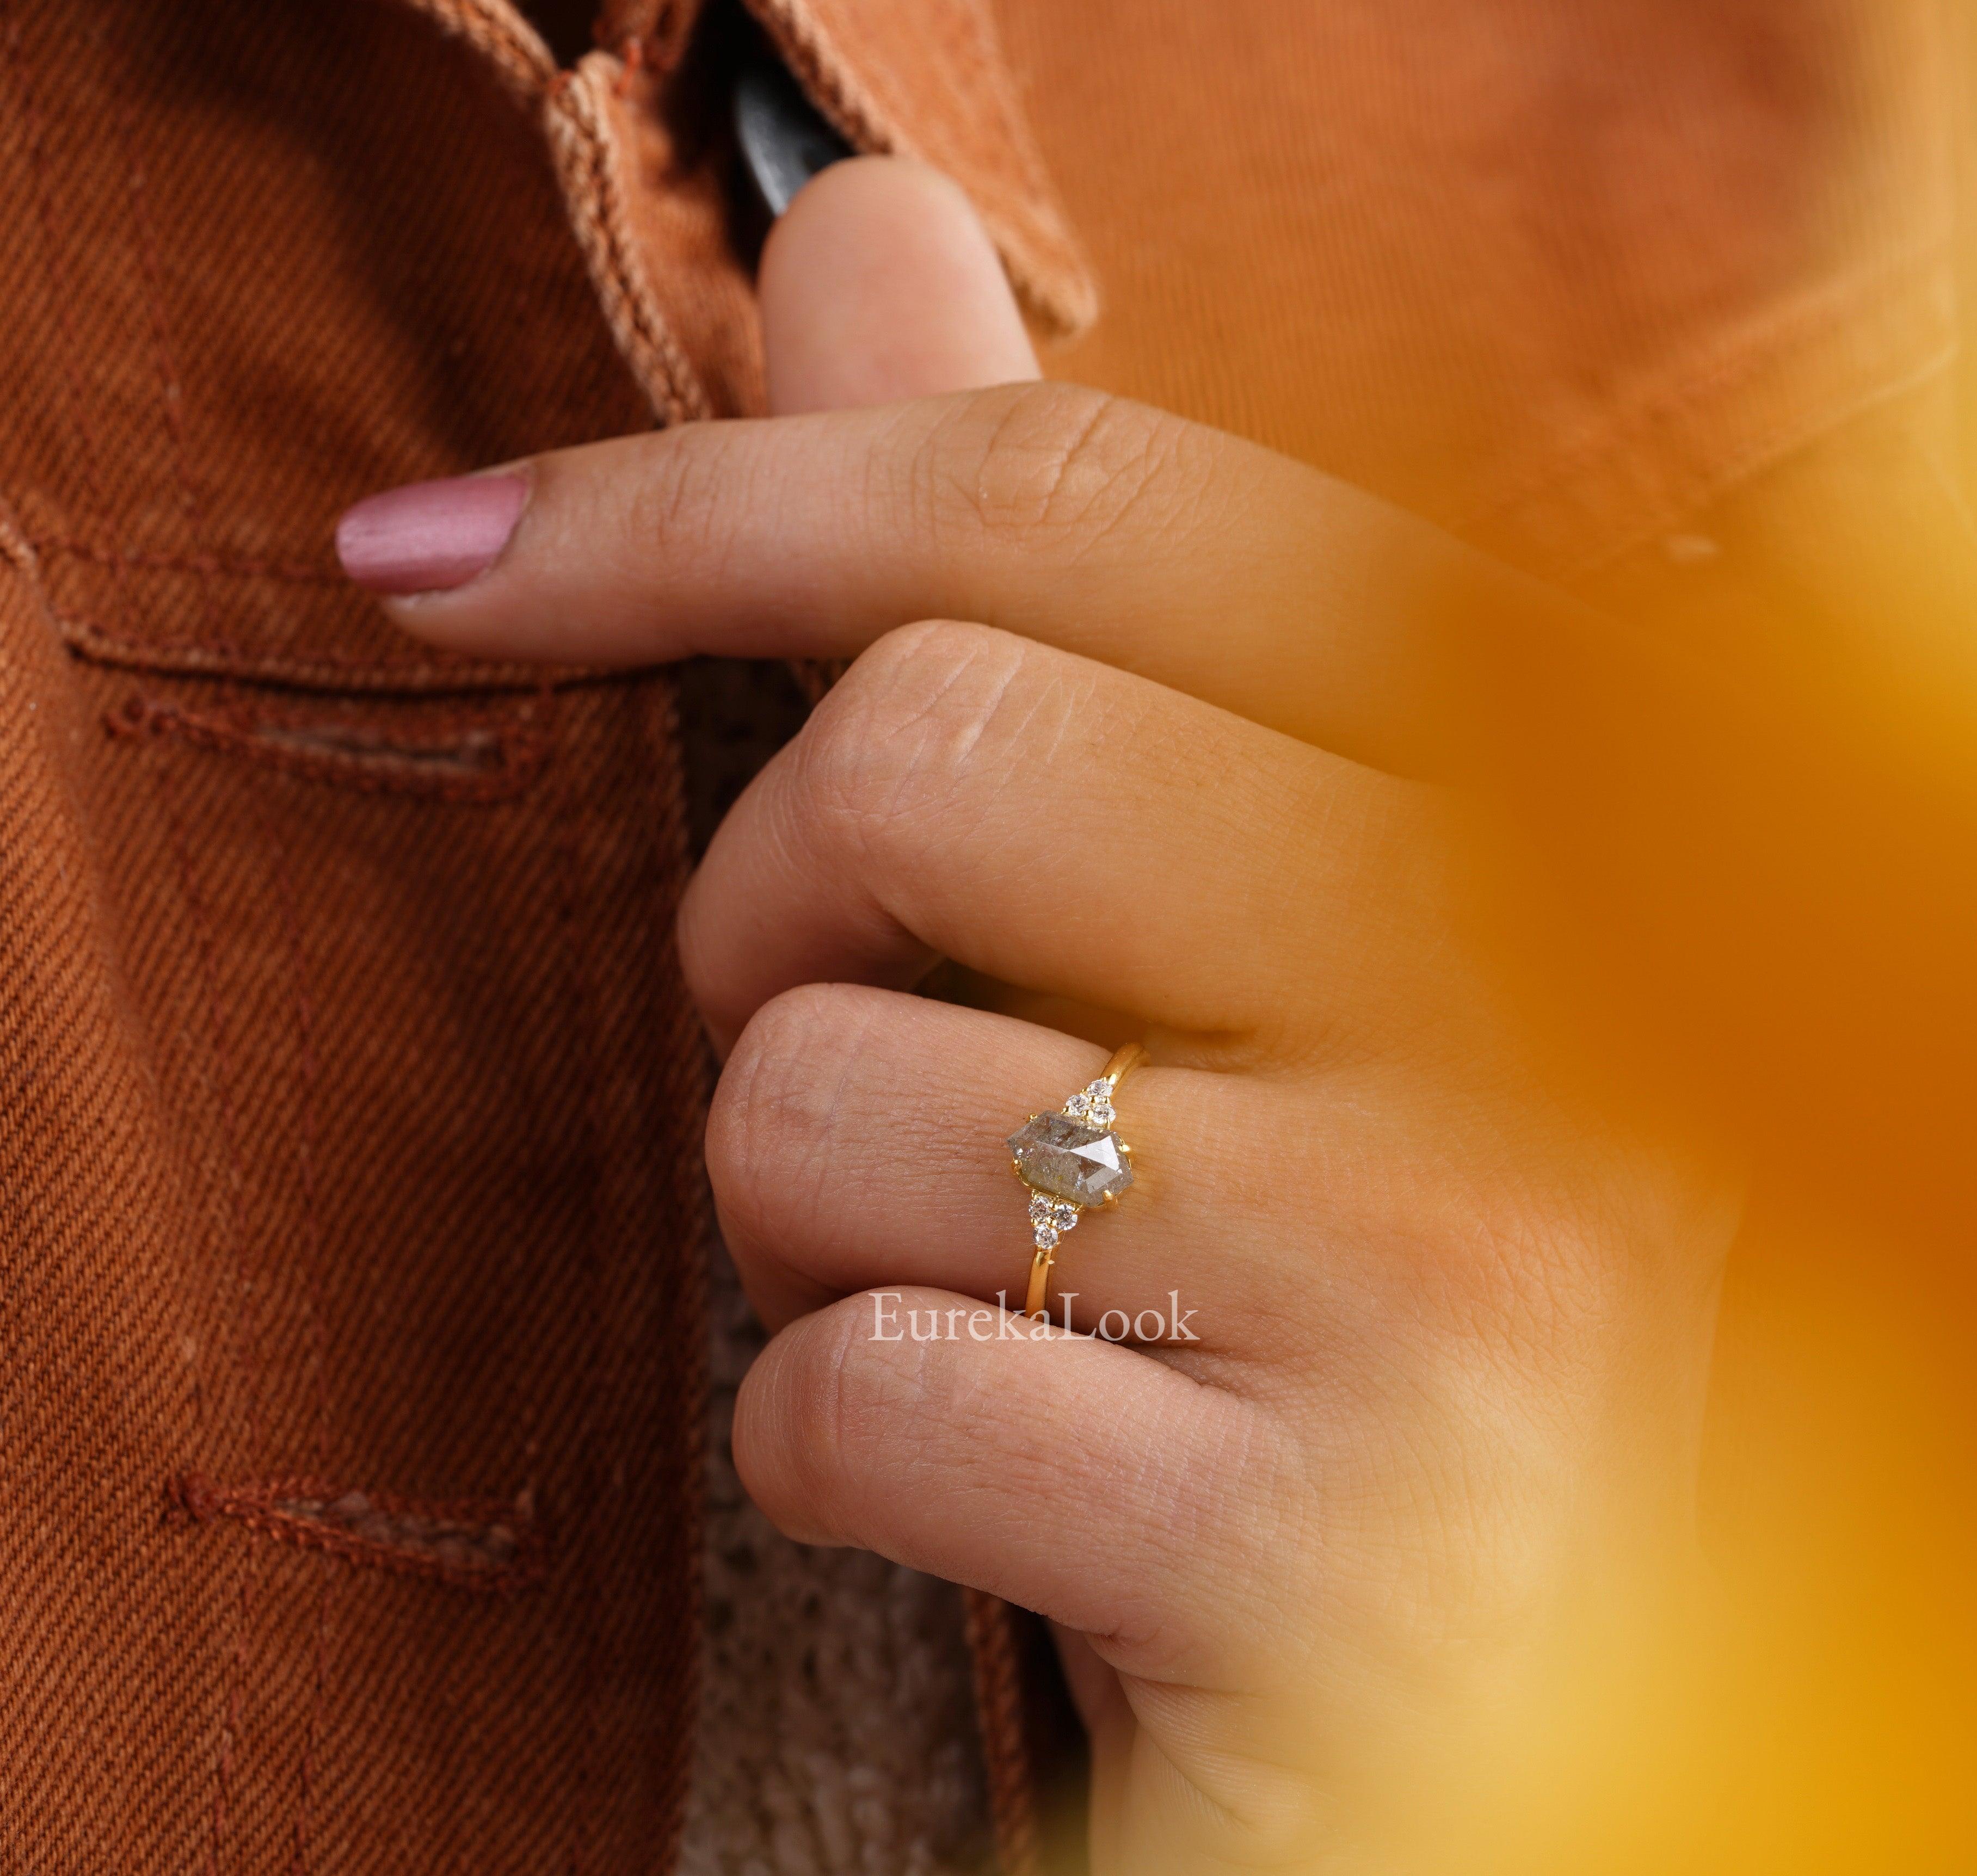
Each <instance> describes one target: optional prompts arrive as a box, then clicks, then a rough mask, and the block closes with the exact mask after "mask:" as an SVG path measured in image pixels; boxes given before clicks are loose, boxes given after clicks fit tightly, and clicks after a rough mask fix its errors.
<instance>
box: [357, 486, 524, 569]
mask: <svg viewBox="0 0 1977 1876" xmlns="http://www.w3.org/2000/svg"><path fill="white" fill-rule="evenodd" d="M528 499H529V483H528V478H527V477H526V476H453V477H451V478H450V479H449V480H447V481H444V482H414V483H408V485H407V486H405V487H404V488H402V489H387V490H385V493H383V494H382V495H373V496H370V497H368V499H366V500H364V501H361V502H359V503H358V504H357V506H355V508H352V509H348V510H346V511H345V514H344V516H343V519H342V520H341V521H339V522H338V523H337V524H336V557H337V559H339V560H341V561H342V562H343V570H344V572H346V573H347V574H348V575H350V577H351V578H352V579H353V580H355V582H357V584H358V585H360V586H365V587H368V588H369V589H370V590H371V592H374V593H437V592H451V590H452V589H454V587H456V586H464V585H466V584H467V582H468V581H469V580H470V579H473V578H474V575H476V574H479V573H484V572H487V569H488V568H490V566H492V565H493V564H494V557H495V556H496V555H497V554H498V553H500V551H501V549H503V547H505V546H507V544H508V536H510V535H511V534H512V533H513V532H514V531H515V523H517V521H518V520H519V519H520V518H521V513H522V508H523V503H526V501H527V500H528Z"/></svg>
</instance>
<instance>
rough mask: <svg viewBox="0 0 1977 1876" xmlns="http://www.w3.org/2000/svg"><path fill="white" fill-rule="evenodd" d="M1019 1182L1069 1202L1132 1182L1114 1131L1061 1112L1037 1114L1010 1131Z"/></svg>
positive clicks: (1097, 1201) (1092, 1201)
mask: <svg viewBox="0 0 1977 1876" xmlns="http://www.w3.org/2000/svg"><path fill="white" fill-rule="evenodd" d="M1009 1152H1010V1154H1011V1156H1012V1157H1013V1158H1014V1159H1015V1162H1016V1169H1017V1171H1018V1172H1020V1173H1022V1175H1023V1179H1024V1182H1025V1184H1027V1185H1032V1186H1035V1188H1036V1189H1037V1190H1038V1192H1050V1193H1051V1194H1053V1195H1055V1196H1056V1197H1058V1198H1068V1199H1069V1200H1070V1201H1071V1203H1072V1204H1073V1205H1102V1204H1103V1203H1104V1202H1105V1201H1106V1200H1107V1198H1117V1196H1118V1195H1119V1194H1120V1193H1121V1192H1124V1190H1125V1189H1126V1188H1127V1186H1129V1185H1131V1184H1132V1182H1133V1168H1132V1165H1131V1163H1130V1162H1129V1161H1128V1160H1127V1158H1126V1156H1125V1155H1124V1153H1122V1152H1121V1151H1120V1149H1119V1136H1118V1135H1117V1134H1116V1133H1110V1132H1108V1131H1107V1129H1104V1128H1102V1127H1088V1126H1085V1125H1084V1123H1082V1122H1081V1121H1076V1120H1073V1119H1071V1118H1070V1116H1068V1115H1065V1114H1038V1116H1035V1119H1031V1120H1027V1121H1025V1123H1023V1125H1022V1126H1020V1127H1018V1129H1016V1131H1015V1133H1012V1134H1011V1135H1010V1136H1009Z"/></svg>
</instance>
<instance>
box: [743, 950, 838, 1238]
mask: <svg viewBox="0 0 1977 1876" xmlns="http://www.w3.org/2000/svg"><path fill="white" fill-rule="evenodd" d="M870 1019H871V1009H870V1000H869V998H868V997H866V995H864V994H862V993H860V991H857V990H856V989H854V988H853V987H850V986H849V985H845V984H804V985H803V986H802V987H800V988H798V989H796V990H790V991H784V993H783V994H781V996H778V997H772V998H771V1000H770V1001H768V1002H767V1003H766V1004H764V1005H763V1006H762V1007H761V1008H760V1009H759V1010H757V1011H756V1012H755V1014H754V1015H753V1016H752V1017H750V1019H749V1020H748V1025H747V1027H745V1028H744V1030H742V1032H741V1036H740V1037H738V1040H736V1042H735V1044H734V1049H733V1050H732V1052H731V1053H730V1054H729V1056H728V1063H727V1066H726V1067H724V1069H723V1070H722V1071H721V1079H720V1080H719V1082H718V1083H716V1085H715V1093H714V1100H713V1101H712V1103H711V1106H710V1107H709V1109H708V1119H707V1171H708V1182H709V1183H710V1184H711V1185H712V1187H713V1189H714V1195H715V1202H716V1203H717V1204H718V1205H719V1206H720V1208H721V1216H722V1219H723V1222H724V1224H725V1225H727V1227H728V1231H729V1233H730V1235H731V1236H739V1237H744V1238H748V1240H749V1241H751V1242H752V1241H757V1240H760V1239H761V1238H767V1237H773V1236H775V1235H780V1234H781V1232H782V1231H784V1230H787V1229H790V1228H795V1227H797V1225H800V1222H801V1221H802V1220H803V1218H804V1217H805V1215H807V1214H809V1213H810V1212H814V1211H815V1210H816V1208H817V1207H818V1205H820V1203H821V1202H822V1200H823V1188H824V1174H825V1169H826V1167H827V1162H828V1156H829V1153H830V1144H831V1141H832V1139H833V1133H834V1130H835V1127H836V1124H837V1102H836V1099H835V1096H834V1093H833V1090H834V1089H835V1088H836V1086H837V1083H838V1082H839V1080H840V1079H841V1077H840V1076H838V1075H837V1073H835V1072H834V1071H833V1067H832V1064H833V1063H842V1062H843V1061H845V1060H848V1059H849V1058H850V1057H851V1056H853V1054H855V1053H856V1051H857V1050H858V1049H859V1047H860V1046H861V1044H862V1041H863V1037H864V1036H865V1034H866V1031H867V1030H868V1029H869V1027H870Z"/></svg>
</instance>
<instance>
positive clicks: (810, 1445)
mask: <svg viewBox="0 0 1977 1876" xmlns="http://www.w3.org/2000/svg"><path fill="white" fill-rule="evenodd" d="M861 1300H862V1299H860V1298H858V1297H852V1298H850V1299H848V1300H847V1301H846V1302H844V1303H841V1304H837V1306H835V1307H833V1308H830V1309H827V1310H822V1311H818V1312H817V1314H815V1315H813V1316H807V1317H804V1319H803V1320H801V1321H800V1322H797V1323H795V1324H792V1325H791V1326H790V1327H789V1328H787V1329H785V1330H784V1331H783V1332H782V1334H780V1335H779V1336H777V1337H776V1339H775V1340H774V1341H773V1342H772V1343H771V1344H770V1346H769V1347H768V1349H767V1350H766V1351H765V1352H764V1355H763V1357H761V1360H758V1361H757V1363H756V1366H755V1368H754V1370H752V1371H751V1373H750V1374H749V1375H748V1377H747V1379H746V1380H744V1383H743V1385H742V1389H741V1396H740V1397H739V1399H738V1400H737V1402H736V1413H735V1424H734V1456H735V1462H736V1465H737V1466H738V1469H739V1470H740V1472H741V1477H742V1482H743V1483H744V1485H746V1486H747V1487H748V1491H749V1492H750V1494H751V1496H753V1497H754V1498H755V1499H756V1500H757V1502H758V1503H760V1504H761V1506H762V1508H763V1509H764V1511H766V1512H767V1513H768V1514H769V1515H770V1516H771V1518H773V1519H774V1520H775V1522H777V1524H779V1525H782V1526H784V1528H786V1529H787V1528H790V1527H791V1526H792V1525H796V1526H798V1527H800V1528H802V1529H804V1530H807V1531H817V1532H824V1533H829V1534H831V1535H839V1534H841V1533H843V1532H844V1531H845V1530H846V1528H847V1523H848V1522H850V1519H849V1518H848V1517H847V1512H848V1510H849V1506H848V1505H847V1499H848V1498H850V1497H851V1496H852V1495H853V1492H854V1491H855V1488H856V1484H857V1482H858V1481H859V1480H860V1479H861V1478H862V1476H863V1471H864V1468H865V1466H866V1459H867V1456H868V1454H869V1452H870V1446H871V1442H872V1439H873V1435H874V1433H875V1431H876V1425H875V1418H874V1416H875V1413H876V1412H878V1411H880V1409H879V1406H878V1403H876V1401H875V1400H874V1397H873V1389H872V1387H871V1386H870V1376H869V1374H868V1373H867V1368H868V1365H869V1358H870V1350H869V1346H868V1345H867V1344H866V1343H865V1341H864V1339H863V1334H862V1332H861V1331H862V1323H861V1319H860V1314H859V1311H858V1309H857V1307H856V1305H857V1304H859V1303H860V1301H861Z"/></svg>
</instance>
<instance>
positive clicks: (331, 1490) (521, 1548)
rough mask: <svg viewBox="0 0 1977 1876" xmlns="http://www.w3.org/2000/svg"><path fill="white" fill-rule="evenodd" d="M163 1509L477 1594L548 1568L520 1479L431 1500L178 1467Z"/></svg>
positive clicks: (525, 1580)
mask: <svg viewBox="0 0 1977 1876" xmlns="http://www.w3.org/2000/svg"><path fill="white" fill-rule="evenodd" d="M165 1518H166V1522H167V1523H170V1524H179V1525H183V1524H194V1525H207V1524H211V1523H212V1522H213V1521H214V1520H215V1519H216V1518H229V1519H231V1520H232V1521H233V1522H235V1523H236V1524H241V1525H246V1528H248V1530H249V1531H252V1532H255V1533H257V1534H258V1535H260V1536H262V1537H267V1538H273V1539H274V1540H275V1541H276V1542H277V1543H281V1544H292V1545H295V1546H296V1547H297V1548H299V1549H302V1550H312V1551H322V1552H324V1553H325V1555H328V1556H332V1557H335V1558H340V1559H342V1561H344V1562H345V1563H348V1564H353V1565H356V1566H358V1567H360V1568H368V1569H377V1570H385V1571H391V1572H392V1573H393V1574H397V1575H400V1576H414V1577H419V1578H423V1579H424V1580H425V1581H428V1582H434V1583H444V1584H447V1585H448V1586H449V1587H450V1588H454V1589H465V1590H472V1591H477V1592H479V1593H482V1594H512V1593H513V1591H517V1590H521V1589H531V1588H536V1586H537V1585H539V1584H541V1583H542V1582H543V1581H544V1579H545V1578H546V1577H547V1575H548V1573H549V1556H548V1539H547V1536H546V1533H545V1531H544V1530H543V1524H542V1521H541V1519H540V1518H538V1517H537V1515H536V1505H535V1494H534V1492H533V1490H532V1489H530V1488H529V1487H527V1486H524V1487H523V1489H522V1490H521V1491H520V1492H517V1494H516V1495H515V1496H514V1497H513V1498H511V1499H509V1500H507V1501H505V1502H504V1501H503V1500H501V1499H498V1498H458V1499H448V1500H439V1501H431V1500H424V1499H418V1498H400V1497H398V1495H395V1494H394V1493H391V1492H368V1491H364V1490H361V1489H357V1488H355V1487H352V1486H348V1485H330V1484H328V1483H326V1482H324V1481H322V1480H321V1479H263V1480H261V1481H259V1482H256V1483H253V1484H249V1485H219V1484H216V1482H214V1481H213V1480H212V1479H208V1478H206V1476H205V1475H203V1474H202V1473H199V1472H184V1473H181V1474H180V1475H179V1476H178V1477H177V1478H175V1479H169V1480H167V1482H166V1486H165Z"/></svg>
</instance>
